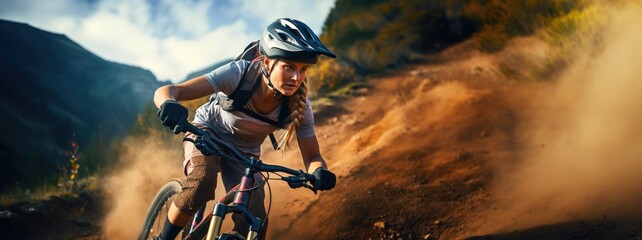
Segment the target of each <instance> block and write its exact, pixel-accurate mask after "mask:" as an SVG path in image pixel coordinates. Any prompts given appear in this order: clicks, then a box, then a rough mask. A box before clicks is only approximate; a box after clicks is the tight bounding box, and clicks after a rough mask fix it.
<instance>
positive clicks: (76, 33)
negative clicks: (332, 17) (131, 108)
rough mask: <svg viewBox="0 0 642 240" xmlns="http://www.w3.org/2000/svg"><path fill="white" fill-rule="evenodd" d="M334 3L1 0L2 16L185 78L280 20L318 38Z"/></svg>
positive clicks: (111, 56)
mask: <svg viewBox="0 0 642 240" xmlns="http://www.w3.org/2000/svg"><path fill="white" fill-rule="evenodd" d="M333 2H334V0H323V1H289V0H271V1H262V0H256V1H235V0H232V1H218V0H195V1H173V0H158V1H126V0H98V1H88V0H56V1H29V0H2V1H1V2H0V18H3V19H9V20H13V21H18V22H26V23H28V24H30V25H32V26H35V27H38V28H41V29H44V30H47V31H52V32H56V33H62V34H65V35H67V36H69V38H71V39H72V40H74V41H76V42H78V43H79V44H80V45H82V46H83V47H85V48H87V49H88V50H89V51H91V52H94V53H96V54H97V55H98V56H100V57H103V58H105V59H107V60H110V61H115V62H120V63H125V64H129V65H134V66H140V67H143V68H146V69H149V70H151V71H152V72H153V73H154V74H155V75H156V77H157V78H159V79H160V80H167V79H171V80H172V81H180V80H183V78H184V77H185V76H186V75H187V74H189V73H190V72H192V71H195V70H199V69H201V68H203V67H206V66H209V65H211V64H214V63H217V62H219V61H221V60H224V59H228V58H232V57H235V56H236V55H237V54H238V53H240V52H241V50H242V49H243V48H244V47H245V46H246V45H247V43H249V42H250V41H253V40H256V39H258V38H259V37H260V35H261V33H262V32H263V29H264V28H265V26H267V25H268V24H269V23H271V22H272V21H274V20H275V19H277V18H279V17H292V18H296V19H299V20H301V21H303V22H305V23H307V24H308V25H309V26H310V27H311V28H312V29H313V30H315V32H316V33H317V34H320V31H321V27H322V25H323V21H324V20H325V18H326V17H327V15H328V13H329V11H330V8H331V7H332V5H333ZM221 13H224V14H221Z"/></svg>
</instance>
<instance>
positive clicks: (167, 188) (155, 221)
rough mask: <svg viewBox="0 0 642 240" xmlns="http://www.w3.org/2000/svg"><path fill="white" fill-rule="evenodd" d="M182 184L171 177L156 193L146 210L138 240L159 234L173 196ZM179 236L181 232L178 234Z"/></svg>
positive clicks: (145, 239) (144, 239)
mask: <svg viewBox="0 0 642 240" xmlns="http://www.w3.org/2000/svg"><path fill="white" fill-rule="evenodd" d="M182 187H183V184H182V183H181V182H180V181H179V180H178V179H172V180H170V181H169V182H167V183H166V184H165V185H163V187H161V189H160V190H159V191H158V193H157V194H156V197H154V200H153V201H152V205H151V206H150V207H149V210H147V216H146V217H145V222H144V223H143V229H142V230H141V231H140V234H138V239H139V240H147V239H152V238H153V237H154V236H157V235H160V233H161V230H163V224H164V223H165V219H166V218H167V212H168V211H169V207H170V206H171V205H172V203H173V202H174V198H176V195H178V193H179V192H180V191H181V189H182ZM179 236H181V234H179Z"/></svg>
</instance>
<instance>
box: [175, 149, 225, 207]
mask: <svg viewBox="0 0 642 240" xmlns="http://www.w3.org/2000/svg"><path fill="white" fill-rule="evenodd" d="M191 164H192V169H191V171H190V173H189V174H188V175H187V178H186V180H185V184H184V185H183V189H182V191H181V193H179V194H178V196H177V199H176V200H175V204H176V207H178V208H179V210H180V211H181V212H184V213H188V214H193V213H195V212H196V211H198V209H199V208H200V207H201V206H203V205H205V203H206V202H207V201H208V200H211V199H213V198H214V190H215V189H216V178H217V170H218V169H217V167H216V166H215V164H212V163H211V162H208V161H207V159H206V158H205V157H204V156H196V157H194V158H192V159H191Z"/></svg>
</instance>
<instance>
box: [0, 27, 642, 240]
mask: <svg viewBox="0 0 642 240" xmlns="http://www.w3.org/2000/svg"><path fill="white" fill-rule="evenodd" d="M531 41H534V40H532V39H521V40H519V39H518V40H516V43H514V44H515V45H516V46H513V48H515V49H517V48H518V47H519V46H520V45H521V44H526V43H527V44H530V45H533V44H537V42H536V41H535V42H531ZM536 50H537V49H536ZM509 53H515V52H514V51H513V52H509ZM510 56H512V55H510V54H507V52H506V51H505V52H503V53H498V54H482V53H479V52H478V51H476V50H475V49H474V48H472V47H471V46H470V45H469V44H468V43H464V44H460V45H458V46H455V47H453V48H451V49H448V50H447V51H444V52H442V53H440V54H438V55H432V56H428V57H426V59H425V61H422V62H421V63H416V64H412V65H409V66H407V67H404V68H401V69H396V70H392V71H389V72H387V73H384V74H381V75H380V76H378V77H376V78H375V79H373V80H371V81H370V82H369V83H368V84H367V85H364V86H361V87H358V88H355V89H354V90H353V91H352V92H351V94H348V95H346V96H343V97H338V98H336V99H334V101H335V103H336V104H335V106H334V107H332V109H330V110H326V111H323V112H320V113H318V115H317V117H316V118H317V123H318V128H317V135H318V138H319V141H320V145H321V149H322V151H323V153H324V157H325V158H326V160H327V161H328V163H329V166H330V169H331V170H333V171H334V172H335V173H336V174H337V175H338V180H337V187H336V188H335V189H333V190H331V191H325V192H320V193H319V194H318V195H313V194H312V193H310V192H309V191H306V190H303V189H296V190H292V189H289V188H287V186H285V185H284V184H282V183H277V182H274V183H273V184H272V196H273V203H272V210H271V213H270V219H271V223H270V230H269V238H270V239H642V220H641V218H640V216H641V215H639V214H629V215H622V214H615V215H613V214H611V212H608V211H607V210H603V211H602V212H600V213H598V214H582V211H579V210H578V211H571V212H570V213H569V214H568V215H569V216H565V217H558V215H554V214H553V215H551V214H549V213H550V212H547V211H546V210H549V211H555V212H556V213H558V212H561V210H559V208H554V207H549V208H538V207H536V206H535V207H532V208H529V207H526V208H523V209H526V210H524V211H522V210H523V209H519V211H518V210H515V211H513V209H515V208H514V205H515V204H514V201H519V202H523V203H530V202H529V201H523V199H520V198H517V197H512V196H513V195H511V194H509V191H506V192H504V188H503V187H505V186H506V185H505V184H504V183H506V182H511V181H507V179H516V180H515V181H519V180H520V179H522V178H520V177H516V178H511V177H515V176H513V175H510V174H508V173H511V172H512V171H514V170H516V169H520V166H523V164H524V163H525V162H526V160H527V159H529V158H530V157H529V156H530V155H529V154H530V152H532V151H533V150H532V149H547V148H548V145H547V144H548V143H542V144H541V145H539V144H537V145H536V147H533V145H534V144H533V141H531V140H530V139H529V138H527V137H526V136H527V135H528V133H529V132H528V131H524V128H529V127H530V126H533V125H532V121H533V119H537V118H533V115H537V114H539V113H541V112H546V111H544V110H542V108H544V107H543V106H542V105H540V104H535V102H542V99H543V98H546V97H547V96H548V94H547V93H548V92H549V91H552V90H551V85H552V84H551V82H541V81H522V80H515V75H512V76H511V77H510V78H509V77H507V76H506V75H505V73H504V72H503V71H502V70H503V68H506V67H510V65H504V66H503V67H502V66H501V64H502V62H506V61H508V60H507V59H509V60H510ZM521 76H526V75H521ZM562 127H563V126H562ZM529 136H530V135H529ZM264 153H265V154H264V156H263V157H262V158H263V159H269V160H270V162H271V163H275V164H284V165H288V166H291V167H297V166H299V167H300V165H301V163H300V160H298V159H299V158H300V157H299V155H298V154H297V153H296V151H290V152H289V153H288V154H286V155H281V153H274V152H273V151H270V150H269V147H268V146H265V149H264ZM638 156H639V155H638ZM540 174H542V175H541V177H540V179H542V180H544V181H545V180H546V178H547V175H546V174H545V173H542V172H540ZM524 178H526V177H524ZM550 184H551V185H555V183H550ZM567 192H572V190H569V191H567ZM219 196H220V195H219ZM502 196H506V197H502ZM560 196H566V195H564V194H561V195H560ZM582 196H583V195H582ZM89 199H92V200H91V201H90V202H85V204H86V205H87V206H93V205H94V204H95V203H94V200H95V199H94V198H89ZM571 199H574V198H571ZM536 200H542V201H543V202H545V203H547V204H554V202H555V201H556V200H557V199H556V198H555V197H548V198H541V199H536ZM55 201H62V200H55ZM534 201H535V200H534ZM541 203H542V202H538V204H541ZM618 203H622V202H621V201H620V202H618ZM77 204H78V203H65V202H64V201H63V202H58V203H55V204H54V206H56V207H55V209H49V210H48V211H47V212H46V213H24V212H20V213H19V214H24V216H28V218H22V217H21V218H18V217H16V218H14V219H20V220H19V221H17V220H16V221H8V220H6V219H10V218H6V217H3V218H2V219H0V221H2V234H1V235H0V236H2V237H0V238H2V239H24V238H38V239H42V238H46V239H68V238H73V239H102V238H107V239H113V237H110V236H109V235H107V236H105V234H103V231H102V230H101V224H102V221H103V220H102V218H100V217H98V216H97V215H101V211H100V210H99V209H100V208H99V207H91V208H88V209H91V211H95V212H93V213H91V214H89V213H90V212H88V211H89V210H85V211H82V212H81V213H80V215H78V214H79V213H78V212H77V211H71V210H69V209H70V207H69V206H77ZM96 206H98V205H96ZM515 206H516V205H515ZM565 206H566V205H565ZM569 206H570V205H569ZM506 209H508V210H509V211H508V213H514V214H512V215H511V214H508V215H507V211H503V210H506ZM571 209H573V208H572V207H571ZM593 209H595V208H593ZM599 209H600V210H602V209H608V208H599ZM635 209H636V210H637V209H638V208H635ZM12 211H13V210H12ZM143 211H144V210H143ZM606 212H608V214H607V213H606ZM619 212H622V211H619ZM522 213H523V215H520V214H522ZM87 214H89V215H87ZM516 214H517V215H516ZM21 216H23V215H21ZM37 216H38V217H37ZM41 216H44V217H42V218H41ZM74 216H80V217H79V219H86V220H85V221H82V220H81V222H73V221H71V219H78V218H76V217H74ZM92 217H93V218H92ZM97 219H101V220H97ZM134 224H139V223H134ZM35 226H38V227H37V228H35V229H37V230H33V229H34V227H35ZM43 226H44V227H43ZM122 231H132V234H130V235H132V236H135V235H136V234H137V231H138V225H135V227H131V228H130V229H123V230H122ZM43 236H46V237H43Z"/></svg>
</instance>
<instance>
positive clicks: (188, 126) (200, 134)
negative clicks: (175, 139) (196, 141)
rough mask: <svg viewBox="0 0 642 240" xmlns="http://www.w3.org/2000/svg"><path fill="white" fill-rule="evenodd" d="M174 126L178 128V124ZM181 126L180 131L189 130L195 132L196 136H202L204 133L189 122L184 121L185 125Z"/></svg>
mask: <svg viewBox="0 0 642 240" xmlns="http://www.w3.org/2000/svg"><path fill="white" fill-rule="evenodd" d="M176 127H177V128H178V125H176ZM181 128H182V129H181V131H182V132H191V133H193V134H196V135H198V136H203V134H204V132H203V130H201V129H200V128H198V127H196V126H194V125H193V124H191V123H186V124H185V126H181Z"/></svg>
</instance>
